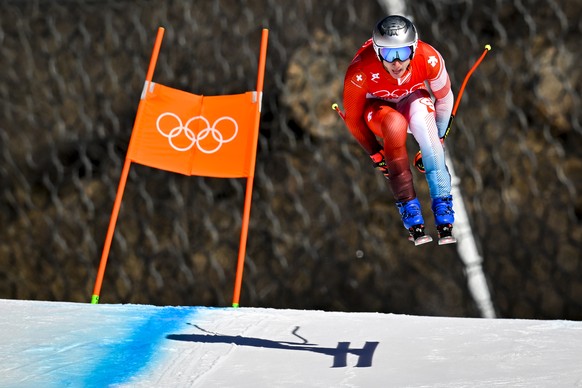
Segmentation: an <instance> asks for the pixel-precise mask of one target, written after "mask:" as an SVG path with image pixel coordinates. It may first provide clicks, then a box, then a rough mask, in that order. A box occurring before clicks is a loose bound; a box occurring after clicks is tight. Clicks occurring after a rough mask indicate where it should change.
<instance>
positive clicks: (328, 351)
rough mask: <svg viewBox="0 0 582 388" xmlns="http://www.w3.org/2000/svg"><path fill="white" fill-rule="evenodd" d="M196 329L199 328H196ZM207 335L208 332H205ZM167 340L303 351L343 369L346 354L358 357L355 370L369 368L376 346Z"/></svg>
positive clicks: (225, 338)
mask: <svg viewBox="0 0 582 388" xmlns="http://www.w3.org/2000/svg"><path fill="white" fill-rule="evenodd" d="M196 327H197V328H198V329H200V330H203V331H205V330H204V329H201V328H200V327H198V326H196ZM298 329H299V326H297V327H296V328H295V330H294V331H293V334H294V335H296V336H297V337H299V336H298V335H297V334H296V332H297V330H298ZM207 333H208V332H207ZM166 338H167V339H169V340H172V341H186V342H199V343H207V344H216V343H221V344H232V345H237V346H251V347H254V348H268V349H281V350H294V351H305V352H313V353H320V354H325V355H327V356H331V357H333V365H332V368H343V367H346V366H347V356H348V354H353V355H356V356H357V357H358V362H357V363H356V365H355V366H356V367H357V368H369V367H371V366H372V358H373V356H374V351H375V350H376V347H377V346H378V342H377V341H366V343H365V344H364V347H363V348H361V349H352V348H350V343H349V342H338V344H337V346H336V347H335V348H326V347H319V346H317V345H316V344H310V343H308V342H307V340H305V339H304V338H302V337H299V338H301V339H303V342H284V341H272V340H269V339H264V338H254V337H243V336H240V335H237V336H231V335H222V334H216V333H210V334H169V335H167V336H166Z"/></svg>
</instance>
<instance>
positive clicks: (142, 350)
mask: <svg viewBox="0 0 582 388" xmlns="http://www.w3.org/2000/svg"><path fill="white" fill-rule="evenodd" d="M0 316H1V319H0V386H1V387H43V388H46V387H107V386H127V387H253V388H256V387H447V388H451V387H499V386H503V387H582V322H572V321H534V320H508V319H467V318H439V317H418V316H405V315H394V314H375V313H342V312H324V311H300V310H276V309H260V308H238V309H234V308H206V307H157V306H148V305H107V304H101V305H91V304H83V303H65V302H39V301H17V300H0Z"/></svg>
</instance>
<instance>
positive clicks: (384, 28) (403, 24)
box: [372, 15, 418, 62]
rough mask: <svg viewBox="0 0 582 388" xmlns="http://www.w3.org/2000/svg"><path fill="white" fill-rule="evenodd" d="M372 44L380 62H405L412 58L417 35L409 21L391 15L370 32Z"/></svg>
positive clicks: (402, 17)
mask: <svg viewBox="0 0 582 388" xmlns="http://www.w3.org/2000/svg"><path fill="white" fill-rule="evenodd" d="M372 44H373V45H374V52H375V53H376V55H377V56H378V59H380V60H381V61H388V62H393V61H394V60H400V61H405V60H407V59H409V58H412V57H413V56H414V52H415V51H416V46H417V44H418V33H417V32H416V27H414V24H413V23H412V22H411V21H410V20H408V19H407V18H405V17H404V16H399V15H391V16H387V17H385V18H384V19H382V20H380V21H379V22H378V23H376V26H375V27H374V31H373V32H372ZM390 49H402V50H390Z"/></svg>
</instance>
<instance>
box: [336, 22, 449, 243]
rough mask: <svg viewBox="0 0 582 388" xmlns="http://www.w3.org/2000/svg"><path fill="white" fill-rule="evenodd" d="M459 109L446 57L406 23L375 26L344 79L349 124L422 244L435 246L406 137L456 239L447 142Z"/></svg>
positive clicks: (439, 220) (444, 225)
mask: <svg viewBox="0 0 582 388" xmlns="http://www.w3.org/2000/svg"><path fill="white" fill-rule="evenodd" d="M453 102H454V96H453V92H452V90H451V82H450V79H449V75H448V73H447V70H446V68H445V63H444V61H443V58H442V56H441V54H440V53H439V52H438V51H437V50H435V49H434V48H433V47H432V46H430V45H429V44H427V43H425V42H423V41H421V40H418V34H417V31H416V28H415V26H414V24H413V23H412V22H411V21H410V20H408V19H407V18H405V17H402V16H396V15H393V16H388V17H386V18H384V19H382V20H381V21H379V22H378V23H377V24H376V26H375V28H374V31H373V33H372V38H371V39H369V40H368V41H367V42H365V43H364V44H363V46H362V47H361V48H360V49H359V50H358V52H357V53H356V55H355V57H354V59H353V60H352V62H351V64H350V66H349V68H348V70H347V72H346V75H345V79H344V93H343V104H344V109H345V117H344V119H345V122H346V124H347V126H348V128H349V130H350V132H351V133H352V135H353V136H354V138H355V139H356V140H357V141H358V142H359V143H360V145H361V146H362V147H363V148H364V150H365V151H366V152H367V153H368V154H369V155H370V158H371V159H372V162H373V164H374V167H376V168H377V169H379V170H380V171H381V172H382V173H383V174H384V175H385V176H386V178H387V179H388V181H389V186H390V188H391V190H392V193H393V195H394V198H395V200H396V205H397V207H398V210H399V213H400V215H401V217H402V221H403V223H404V227H405V228H406V229H408V230H409V232H410V236H411V238H412V239H413V240H415V242H416V243H417V244H418V243H423V242H428V241H430V240H431V238H430V237H429V236H425V234H424V219H423V217H422V211H421V206H420V203H419V201H418V199H417V197H416V192H415V190H414V184H413V179H412V172H411V171H410V163H409V158H408V153H407V150H406V138H407V133H411V134H412V135H413V136H414V138H415V140H416V141H417V143H418V145H419V146H420V150H421V151H422V160H423V163H424V167H425V171H426V180H427V182H428V185H429V190H430V196H431V205H432V206H431V207H432V211H433V214H434V217H435V224H436V226H437V229H438V232H439V237H440V238H441V239H444V238H447V237H448V238H452V237H451V231H452V227H453V223H454V212H453V202H452V200H453V198H452V196H451V176H450V174H449V171H448V169H447V166H446V164H445V153H444V145H443V140H444V135H445V131H446V129H447V125H448V121H449V118H450V116H451V112H452V108H453ZM418 237H422V239H424V241H421V240H422V239H418ZM450 242H454V241H450Z"/></svg>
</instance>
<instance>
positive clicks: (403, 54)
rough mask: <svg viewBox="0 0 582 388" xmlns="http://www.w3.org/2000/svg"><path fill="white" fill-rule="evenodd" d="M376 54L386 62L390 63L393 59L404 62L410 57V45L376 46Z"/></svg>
mask: <svg viewBox="0 0 582 388" xmlns="http://www.w3.org/2000/svg"><path fill="white" fill-rule="evenodd" d="M378 55H380V58H382V59H383V60H385V61H386V62H388V63H392V62H394V61H400V62H404V61H406V60H407V59H410V57H411V56H412V47H411V46H406V47H399V48H388V47H380V48H378Z"/></svg>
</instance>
